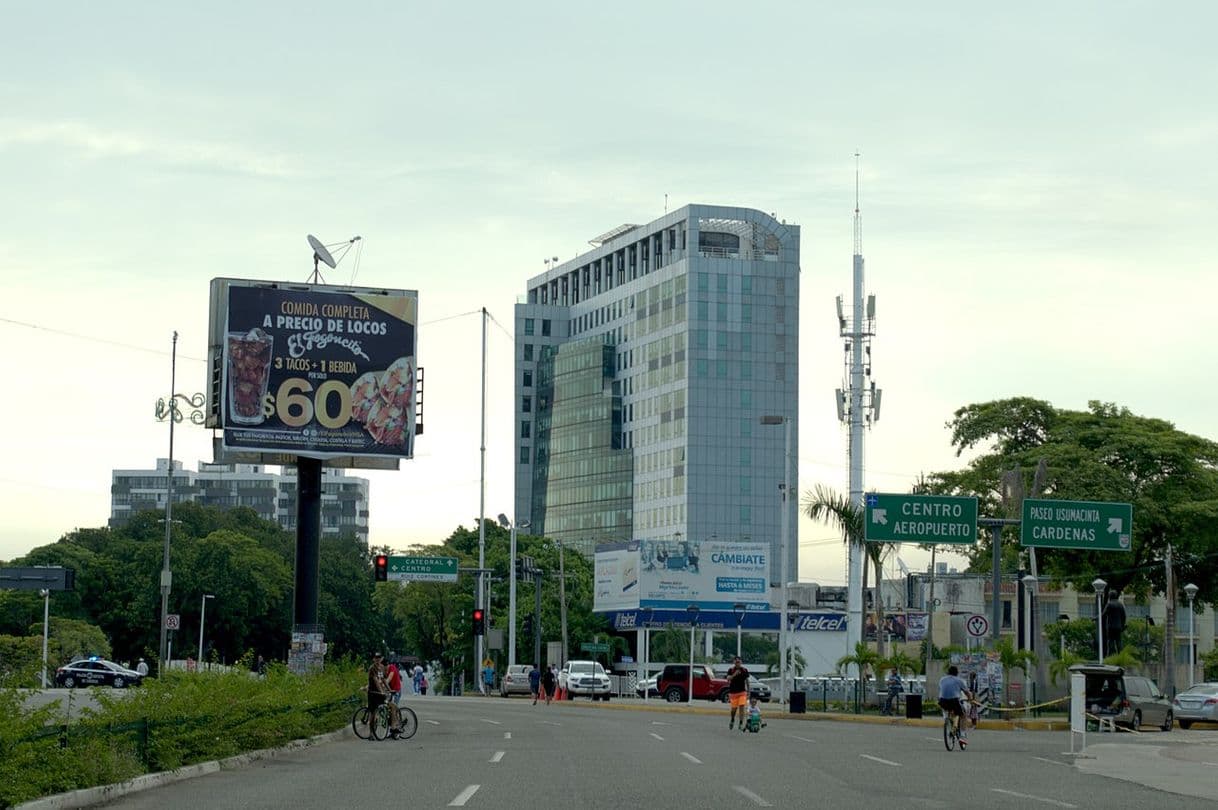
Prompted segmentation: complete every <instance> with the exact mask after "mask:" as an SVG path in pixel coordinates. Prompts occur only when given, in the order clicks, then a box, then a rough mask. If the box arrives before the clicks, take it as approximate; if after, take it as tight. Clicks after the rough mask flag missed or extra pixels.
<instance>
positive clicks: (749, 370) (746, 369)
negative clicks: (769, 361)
mask: <svg viewBox="0 0 1218 810" xmlns="http://www.w3.org/2000/svg"><path fill="white" fill-rule="evenodd" d="M740 379H742V380H751V379H753V364H752V363H750V362H749V361H748V360H745V361H744V362H742V363H741V364H740Z"/></svg>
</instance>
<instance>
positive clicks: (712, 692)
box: [656, 664, 728, 703]
mask: <svg viewBox="0 0 1218 810" xmlns="http://www.w3.org/2000/svg"><path fill="white" fill-rule="evenodd" d="M693 684H694V699H695V700H721V701H723V702H724V703H726V702H727V696H728V691H727V687H728V683H727V678H717V677H715V673H714V672H712V671H711V668H710V667H708V666H707V665H706V664H694V679H693ZM656 689H657V691H659V693H660V694H661V695H662V696H663V697H664V699H665V700H667V701H668V702H669V703H681V702H684V701H687V700H689V664H669V665H668V666H666V667H664V671H663V672H661V673H660V679H659V681H658V682H657V683H656Z"/></svg>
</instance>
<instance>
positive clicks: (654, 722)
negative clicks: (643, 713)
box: [651, 720, 672, 726]
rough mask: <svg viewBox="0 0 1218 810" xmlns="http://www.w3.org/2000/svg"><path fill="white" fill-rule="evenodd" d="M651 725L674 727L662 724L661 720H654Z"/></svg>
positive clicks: (669, 724)
mask: <svg viewBox="0 0 1218 810" xmlns="http://www.w3.org/2000/svg"><path fill="white" fill-rule="evenodd" d="M651 724H652V725H653V726H671V725H672V723H662V722H660V721H659V720H652V721H651Z"/></svg>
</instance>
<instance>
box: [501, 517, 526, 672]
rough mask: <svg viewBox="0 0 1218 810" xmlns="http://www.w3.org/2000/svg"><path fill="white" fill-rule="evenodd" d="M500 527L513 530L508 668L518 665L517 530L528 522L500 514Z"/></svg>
mask: <svg viewBox="0 0 1218 810" xmlns="http://www.w3.org/2000/svg"><path fill="white" fill-rule="evenodd" d="M499 525H500V526H502V527H503V528H505V529H508V528H510V529H511V530H512V540H511V548H510V549H509V551H508V666H509V667H510V666H512V665H513V664H515V663H516V530H517V529H527V528H529V526H530V525H532V524H530V523H529V522H528V521H527V520H519V521H510V520H508V519H507V515H505V514H503V513H502V512H500V513H499Z"/></svg>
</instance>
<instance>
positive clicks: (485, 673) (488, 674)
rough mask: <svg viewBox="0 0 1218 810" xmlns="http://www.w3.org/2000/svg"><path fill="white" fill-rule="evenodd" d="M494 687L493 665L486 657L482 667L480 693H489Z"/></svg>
mask: <svg viewBox="0 0 1218 810" xmlns="http://www.w3.org/2000/svg"><path fill="white" fill-rule="evenodd" d="M494 687H495V667H494V665H493V664H491V662H490V660H489V659H488V660H487V662H486V666H484V667H483V668H482V694H484V695H490V693H491V692H492V691H494Z"/></svg>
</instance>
